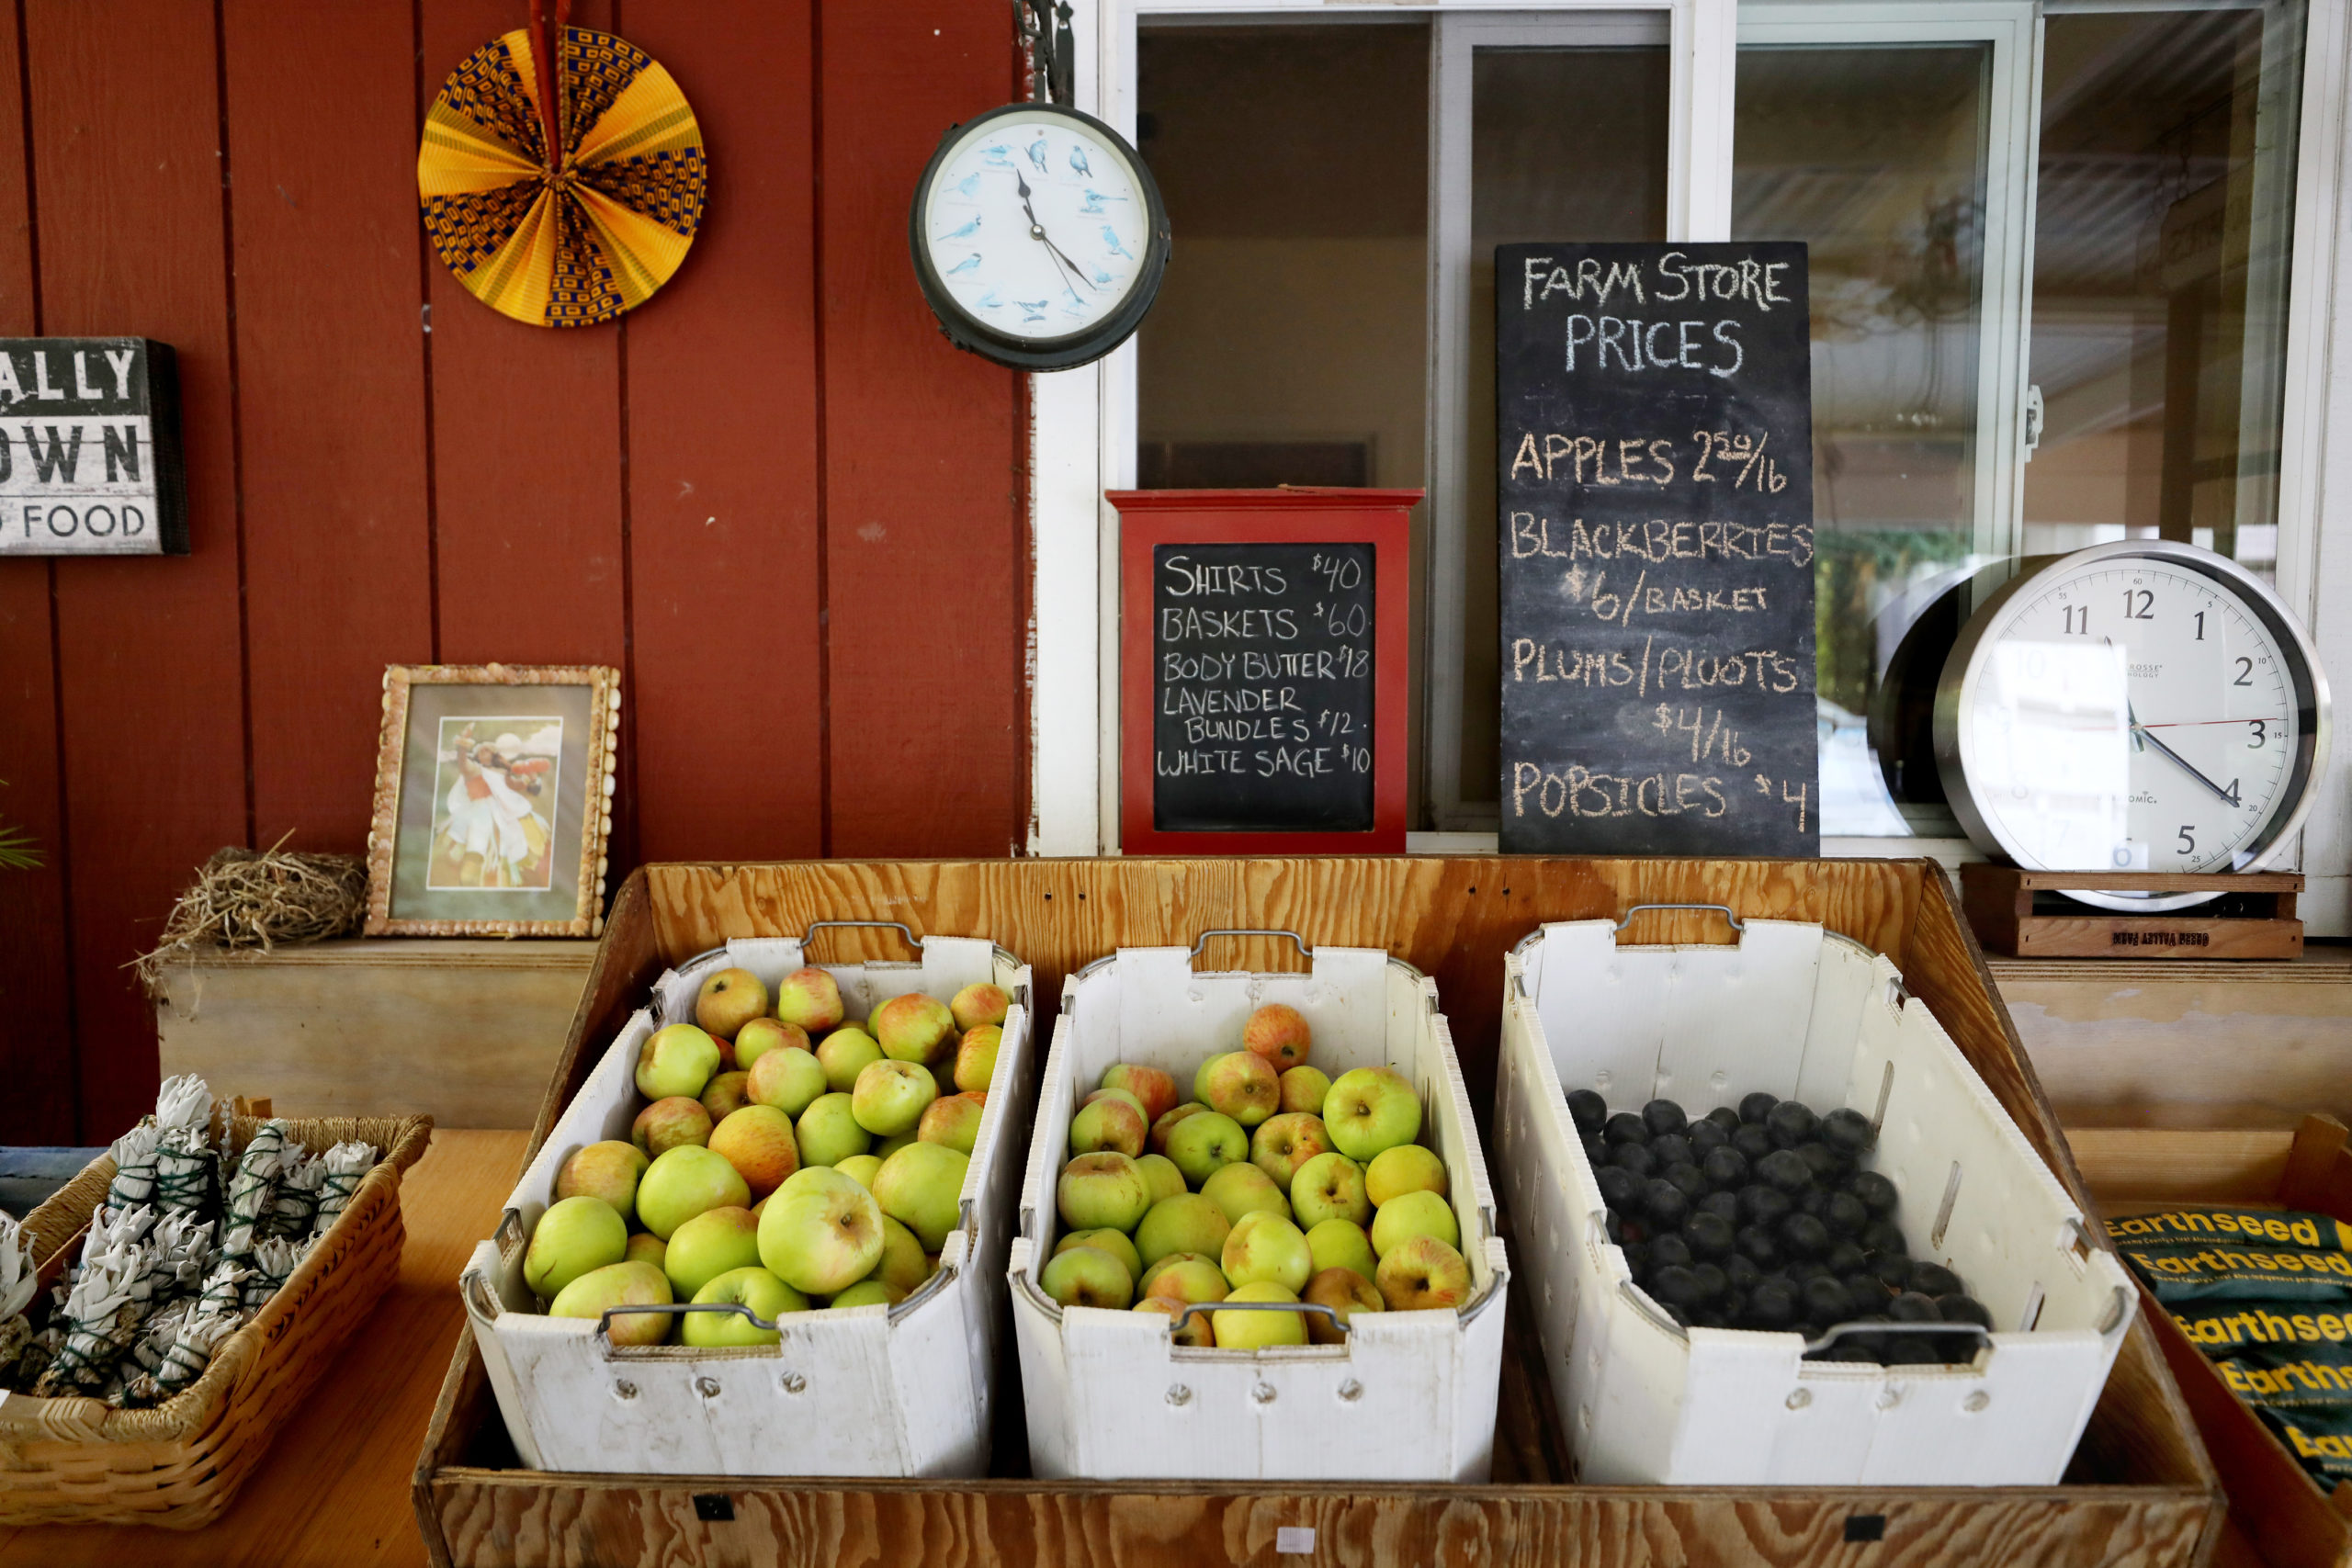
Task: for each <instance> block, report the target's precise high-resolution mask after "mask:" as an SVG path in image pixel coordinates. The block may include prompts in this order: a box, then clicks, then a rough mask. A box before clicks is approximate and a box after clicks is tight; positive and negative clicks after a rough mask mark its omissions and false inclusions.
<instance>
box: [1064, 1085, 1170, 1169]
mask: <svg viewBox="0 0 2352 1568" xmlns="http://www.w3.org/2000/svg"><path fill="white" fill-rule="evenodd" d="M1149 1132H1150V1126H1149V1124H1148V1123H1147V1122H1145V1121H1144V1119H1143V1112H1142V1111H1137V1110H1136V1108H1135V1105H1134V1102H1133V1100H1132V1099H1131V1098H1130V1097H1128V1096H1125V1095H1121V1094H1117V1093H1116V1092H1115V1091H1114V1093H1113V1094H1111V1095H1107V1096H1105V1097H1104V1098H1103V1099H1101V1100H1096V1101H1095V1102H1094V1103H1093V1104H1091V1105H1087V1106H1082V1107H1080V1110H1079V1112H1078V1114H1077V1115H1075V1116H1073V1117H1071V1118H1070V1122H1069V1152H1070V1153H1072V1154H1074V1155H1091V1154H1093V1153H1095V1152H1096V1151H1097V1150H1101V1149H1114V1150H1116V1151H1117V1152H1118V1153H1120V1154H1123V1155H1125V1156H1127V1157H1128V1158H1129V1159H1133V1158H1134V1157H1135V1156H1137V1155H1140V1154H1141V1153H1143V1144H1144V1137H1145V1135H1146V1134H1148V1133H1149Z"/></svg>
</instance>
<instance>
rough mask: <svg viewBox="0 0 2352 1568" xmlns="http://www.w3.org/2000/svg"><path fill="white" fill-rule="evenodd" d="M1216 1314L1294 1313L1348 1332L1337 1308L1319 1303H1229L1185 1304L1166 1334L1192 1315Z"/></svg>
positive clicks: (1171, 1320) (1178, 1327) (1346, 1325)
mask: <svg viewBox="0 0 2352 1568" xmlns="http://www.w3.org/2000/svg"><path fill="white" fill-rule="evenodd" d="M1218 1312H1295V1313H1299V1314H1307V1315H1314V1316H1320V1317H1324V1318H1327V1319H1329V1321H1330V1325H1331V1326H1332V1327H1334V1328H1336V1329H1338V1330H1339V1331H1340V1333H1342V1334H1345V1333H1347V1332H1348V1320H1347V1319H1346V1318H1344V1317H1341V1316H1340V1314H1339V1311H1338V1309H1337V1308H1335V1307H1329V1306H1325V1305H1324V1304H1323V1303H1321V1302H1229V1301H1228V1302H1188V1303H1185V1304H1184V1305H1183V1306H1182V1307H1180V1308H1179V1309H1178V1310H1177V1312H1176V1315H1175V1316H1173V1317H1171V1318H1170V1319H1169V1320H1168V1332H1169V1333H1170V1334H1173V1333H1175V1332H1176V1331H1177V1330H1178V1329H1180V1328H1182V1327H1183V1326H1184V1325H1185V1323H1186V1322H1187V1321H1188V1320H1189V1319H1190V1318H1191V1317H1192V1316H1193V1314H1194V1313H1218Z"/></svg>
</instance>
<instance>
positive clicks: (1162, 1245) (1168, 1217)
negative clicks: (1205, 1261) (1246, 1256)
mask: <svg viewBox="0 0 2352 1568" xmlns="http://www.w3.org/2000/svg"><path fill="white" fill-rule="evenodd" d="M1232 1229H1233V1221H1232V1220H1231V1218H1229V1217H1228V1216H1227V1213H1226V1212H1225V1211H1224V1210H1223V1209H1222V1208H1220V1207H1218V1206H1217V1204H1216V1201H1215V1200H1214V1199H1212V1198H1210V1197H1208V1196H1207V1195H1206V1194H1205V1193H1200V1192H1183V1193H1179V1194H1178V1195H1177V1196H1175V1197H1173V1198H1162V1199H1161V1200H1160V1201H1159V1202H1157V1203H1154V1204H1153V1205H1152V1206H1151V1207H1150V1208H1149V1209H1148V1210H1146V1211H1145V1212H1144V1216H1143V1219H1142V1221H1141V1223H1139V1224H1137V1225H1136V1255H1137V1256H1138V1257H1140V1258H1142V1259H1143V1261H1144V1263H1145V1265H1146V1266H1147V1267H1148V1266H1149V1265H1151V1264H1154V1263H1157V1262H1159V1260H1160V1259H1161V1258H1166V1257H1168V1256H1169V1255H1170V1254H1171V1253H1177V1252H1197V1253H1203V1254H1205V1255H1206V1256H1208V1257H1211V1258H1215V1257H1216V1256H1217V1255H1218V1254H1219V1253H1221V1252H1223V1251H1224V1250H1225V1238H1226V1236H1227V1235H1228V1234H1230V1233H1231V1231H1232Z"/></svg>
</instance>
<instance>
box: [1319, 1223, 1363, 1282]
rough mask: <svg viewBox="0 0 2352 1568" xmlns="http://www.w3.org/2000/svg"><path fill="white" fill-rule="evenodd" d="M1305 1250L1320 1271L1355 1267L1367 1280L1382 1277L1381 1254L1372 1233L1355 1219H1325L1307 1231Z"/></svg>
mask: <svg viewBox="0 0 2352 1568" xmlns="http://www.w3.org/2000/svg"><path fill="white" fill-rule="evenodd" d="M1306 1250H1307V1252H1308V1253H1309V1254H1311V1255H1312V1256H1313V1258H1314V1259H1315V1271H1316V1272H1317V1274H1320V1273H1323V1272H1325V1271H1326V1270H1329V1269H1354V1270H1355V1271H1356V1272H1357V1273H1359V1274H1361V1275H1363V1277H1364V1278H1365V1279H1366V1280H1374V1279H1377V1278H1378V1277H1379V1271H1380V1256H1379V1254H1377V1253H1375V1252H1374V1251H1373V1250H1372V1237H1370V1236H1368V1235H1364V1231H1363V1226H1362V1225H1360V1224H1356V1223H1355V1222H1354V1221H1353V1220H1325V1221H1323V1222H1321V1223H1320V1224H1317V1225H1315V1226H1314V1227H1312V1228H1311V1229H1309V1230H1308V1231H1307V1233H1306Z"/></svg>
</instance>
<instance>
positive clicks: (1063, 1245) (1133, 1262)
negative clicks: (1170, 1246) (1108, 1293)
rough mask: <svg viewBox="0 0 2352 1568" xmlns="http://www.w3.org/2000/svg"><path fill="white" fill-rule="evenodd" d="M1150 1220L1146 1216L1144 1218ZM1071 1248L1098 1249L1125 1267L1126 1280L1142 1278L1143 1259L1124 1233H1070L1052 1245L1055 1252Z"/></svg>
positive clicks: (1096, 1231)
mask: <svg viewBox="0 0 2352 1568" xmlns="http://www.w3.org/2000/svg"><path fill="white" fill-rule="evenodd" d="M1144 1217H1145V1218H1146V1219H1148V1218H1150V1216H1149V1215H1148V1214H1147V1215H1145V1216H1144ZM1071 1247H1101V1248H1102V1249H1103V1251H1105V1252H1107V1253H1109V1254H1110V1255H1111V1256H1112V1257H1114V1258H1117V1259H1118V1260H1119V1261H1120V1262H1122V1263H1124V1264H1125V1265H1126V1266H1127V1278H1128V1279H1130V1280H1139V1279H1141V1278H1142V1277H1143V1258H1142V1256H1141V1255H1140V1254H1138V1253H1137V1252H1136V1244H1135V1243H1134V1242H1132V1241H1129V1240H1128V1239H1127V1233H1126V1232H1125V1231H1114V1230H1094V1231H1072V1232H1070V1233H1069V1235H1065V1236H1063V1237H1062V1238H1061V1240H1059V1241H1057V1242H1056V1243H1055V1244H1054V1250H1055V1251H1056V1252H1068V1251H1069V1249H1070V1248H1071Z"/></svg>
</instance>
